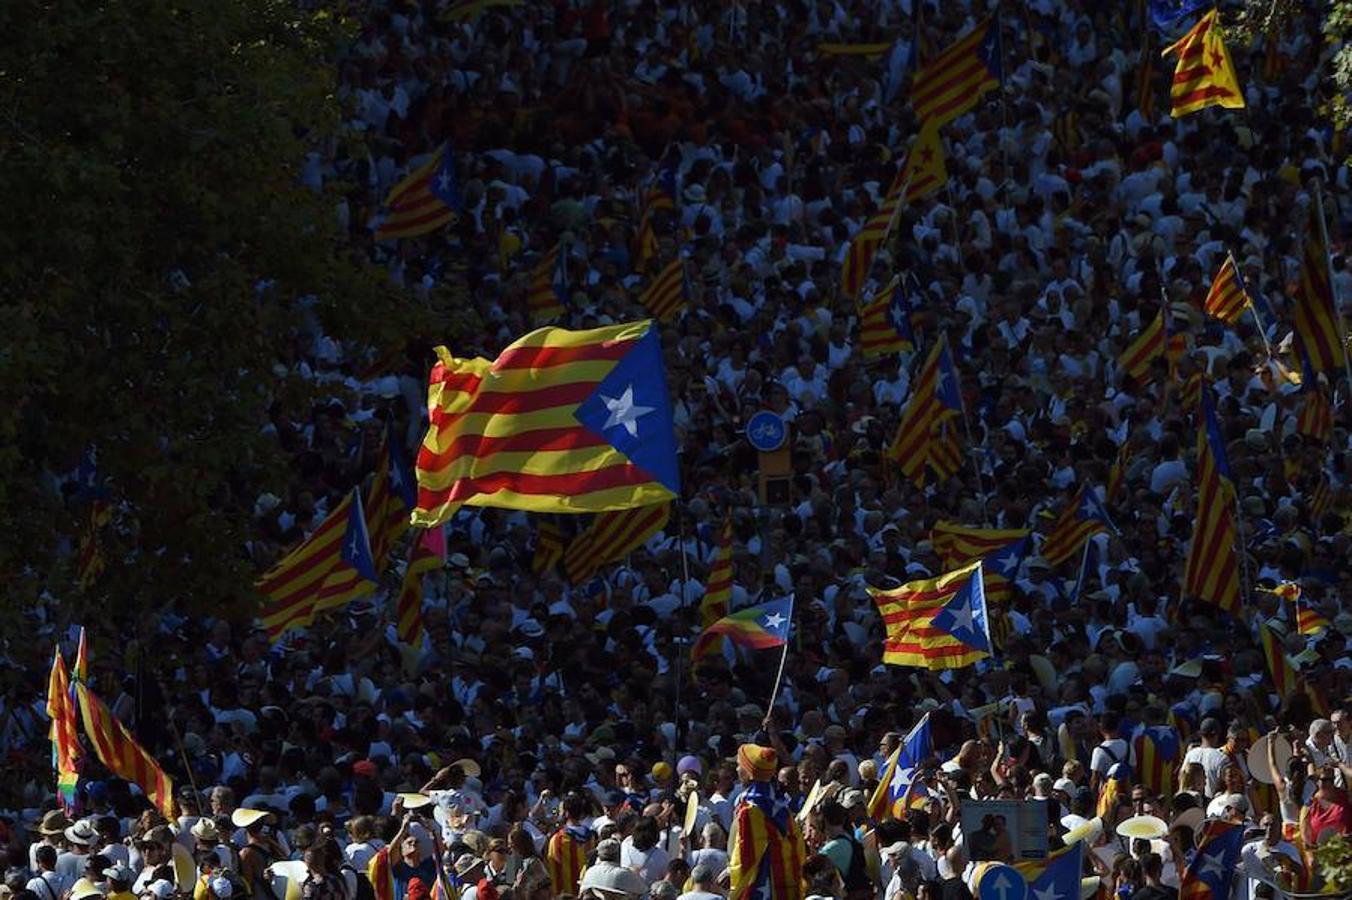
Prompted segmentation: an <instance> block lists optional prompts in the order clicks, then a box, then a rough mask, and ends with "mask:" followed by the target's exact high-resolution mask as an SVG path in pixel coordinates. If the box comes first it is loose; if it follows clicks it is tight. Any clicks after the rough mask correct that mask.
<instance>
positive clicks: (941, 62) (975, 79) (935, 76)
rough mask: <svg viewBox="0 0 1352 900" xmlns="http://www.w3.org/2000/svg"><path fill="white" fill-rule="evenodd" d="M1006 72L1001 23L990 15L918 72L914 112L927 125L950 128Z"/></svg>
mask: <svg viewBox="0 0 1352 900" xmlns="http://www.w3.org/2000/svg"><path fill="white" fill-rule="evenodd" d="M1002 70H1003V62H1002V61H1001V59H1000V23H999V20H997V19H996V18H995V17H993V16H988V17H986V18H985V19H982V20H981V21H980V22H978V23H977V25H976V27H975V28H973V29H972V30H971V31H969V32H968V33H967V34H965V35H963V36H962V37H961V38H959V39H958V40H957V41H956V42H955V43H953V44H952V45H951V46H949V47H947V48H945V49H944V50H943V51H942V52H940V53H939V55H938V56H936V57H935V58H934V59H932V60H930V61H929V62H928V63H926V64H925V65H924V67H922V68H921V69H919V70H918V71H917V72H916V73H915V77H914V78H913V79H912V80H911V109H912V110H914V112H915V117H916V118H917V119H919V120H920V121H921V122H924V123H925V124H927V125H931V126H933V127H935V128H938V127H940V126H942V125H946V124H948V123H949V122H952V121H953V120H954V119H956V118H958V117H959V116H961V115H963V114H964V113H966V112H968V111H969V110H971V109H972V108H974V107H975V106H976V104H977V102H978V101H979V100H980V99H981V98H982V97H983V96H984V95H985V94H986V93H987V92H989V91H992V90H994V89H996V88H998V87H999V86H1000V81H1001V78H1002Z"/></svg>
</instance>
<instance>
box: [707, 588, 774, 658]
mask: <svg viewBox="0 0 1352 900" xmlns="http://www.w3.org/2000/svg"><path fill="white" fill-rule="evenodd" d="M792 624H793V598H792V597H789V598H786V599H783V600H772V601H771V602H769V603H762V604H761V605H760V606H751V607H747V608H746V609H743V610H741V611H739V612H735V613H733V614H732V615H729V616H724V617H723V618H721V619H719V620H718V621H717V622H714V623H713V624H712V625H709V626H708V627H706V628H705V629H704V630H703V631H702V632H700V636H699V637H698V638H696V640H695V645H694V647H692V648H691V651H690V655H691V658H692V659H693V660H694V661H695V662H699V661H700V660H701V659H703V658H704V657H705V656H707V655H708V654H709V653H711V652H712V651H713V650H714V648H716V647H718V646H719V641H718V640H717V638H719V637H725V638H727V639H728V640H730V641H732V642H733V643H734V644H736V645H737V646H739V647H748V648H750V649H752V650H768V649H770V648H772V647H782V646H784V644H785V643H786V642H787V641H788V639H789V628H790V627H791V626H792Z"/></svg>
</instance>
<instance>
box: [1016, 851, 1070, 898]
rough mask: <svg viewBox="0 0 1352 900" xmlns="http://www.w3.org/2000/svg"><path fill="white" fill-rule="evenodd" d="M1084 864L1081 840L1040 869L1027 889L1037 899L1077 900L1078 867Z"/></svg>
mask: <svg viewBox="0 0 1352 900" xmlns="http://www.w3.org/2000/svg"><path fill="white" fill-rule="evenodd" d="M1083 865H1084V842H1083V841H1081V842H1079V843H1077V844H1075V846H1074V847H1073V848H1072V849H1071V850H1068V851H1067V852H1066V853H1065V854H1063V855H1062V856H1059V857H1057V858H1056V859H1055V860H1053V861H1052V862H1051V863H1049V864H1048V865H1047V867H1046V868H1045V869H1043V870H1042V874H1041V875H1039V876H1038V877H1037V878H1036V879H1034V880H1033V881H1032V882H1030V883H1029V885H1028V891H1029V893H1030V894H1032V895H1033V896H1034V897H1036V898H1037V900H1077V898H1078V897H1079V896H1080V868H1081V867H1082V866H1083Z"/></svg>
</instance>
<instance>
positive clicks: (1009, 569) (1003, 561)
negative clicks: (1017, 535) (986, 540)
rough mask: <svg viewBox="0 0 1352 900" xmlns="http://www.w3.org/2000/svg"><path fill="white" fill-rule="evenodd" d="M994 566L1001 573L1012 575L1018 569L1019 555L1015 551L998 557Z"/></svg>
mask: <svg viewBox="0 0 1352 900" xmlns="http://www.w3.org/2000/svg"><path fill="white" fill-rule="evenodd" d="M996 567H997V568H998V569H999V570H1000V574H1001V575H1005V576H1009V575H1013V574H1014V573H1015V572H1017V571H1018V570H1019V557H1018V555H1017V554H1015V553H1008V554H1006V555H1005V556H1002V557H1000V559H999V560H998V561H997V562H996Z"/></svg>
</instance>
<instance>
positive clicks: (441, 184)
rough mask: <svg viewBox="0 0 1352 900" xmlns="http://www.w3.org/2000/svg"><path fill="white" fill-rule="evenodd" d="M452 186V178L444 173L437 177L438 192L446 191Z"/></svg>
mask: <svg viewBox="0 0 1352 900" xmlns="http://www.w3.org/2000/svg"><path fill="white" fill-rule="evenodd" d="M450 186H451V176H449V175H447V174H446V173H445V172H442V173H441V174H440V175H438V176H437V190H439V191H444V190H446V189H447V188H449V187H450Z"/></svg>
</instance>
